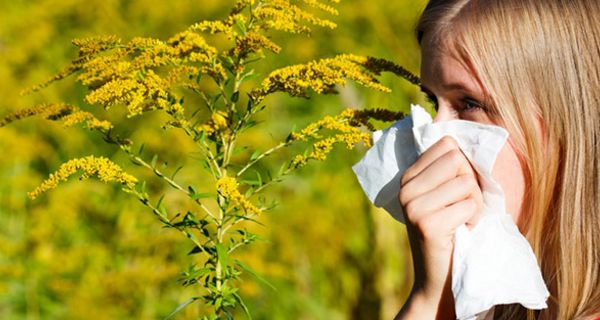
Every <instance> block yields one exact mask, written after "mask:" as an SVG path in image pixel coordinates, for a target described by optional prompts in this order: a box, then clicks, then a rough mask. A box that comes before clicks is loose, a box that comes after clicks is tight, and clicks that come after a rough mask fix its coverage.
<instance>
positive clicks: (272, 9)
mask: <svg viewBox="0 0 600 320" xmlns="http://www.w3.org/2000/svg"><path fill="white" fill-rule="evenodd" d="M303 2H304V4H306V5H307V6H310V7H314V8H317V9H320V10H322V11H325V12H327V13H329V14H332V15H337V14H338V12H337V10H336V9H335V8H333V7H331V6H329V5H327V4H324V3H322V2H320V1H318V0H303ZM254 14H255V15H256V17H257V19H258V20H259V21H260V22H261V27H263V28H265V29H274V30H280V31H285V32H290V33H309V32H310V31H311V29H310V27H308V26H307V25H305V24H306V23H309V24H312V25H315V26H321V27H326V28H331V29H333V28H335V27H336V26H337V25H336V24H335V23H333V22H331V21H330V20H327V19H322V18H318V17H316V16H315V15H314V14H312V13H310V12H308V11H306V10H304V9H302V8H300V7H299V6H297V5H294V4H292V3H291V1H285V0H265V1H263V3H262V5H261V6H259V7H258V8H257V9H256V10H255V11H254Z"/></svg>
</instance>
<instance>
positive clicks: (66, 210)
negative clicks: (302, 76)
mask: <svg viewBox="0 0 600 320" xmlns="http://www.w3.org/2000/svg"><path fill="white" fill-rule="evenodd" d="M232 4H233V1H225V0H212V1H209V0H204V1H197V0H195V1H192V0H170V1H148V0H127V1H126V0H86V1H81V0H62V1H51V0H35V1H34V0H27V1H16V0H15V1H0V96H1V97H2V99H1V100H0V107H1V110H2V115H4V114H7V113H9V112H11V111H14V110H18V109H21V108H25V107H31V106H33V105H35V104H37V103H41V102H59V101H64V102H68V103H74V104H77V105H81V101H83V96H84V94H85V91H84V88H83V87H82V86H81V85H80V84H78V83H75V81H73V79H67V80H66V81H61V82H59V83H56V84H54V85H52V86H51V87H49V88H47V89H45V90H43V91H41V92H40V93H36V94H32V95H28V96H20V95H19V91H21V90H22V89H24V88H26V87H29V86H32V85H34V84H37V83H39V82H41V81H43V80H45V79H47V78H48V77H49V76H51V75H52V74H54V73H56V72H58V71H59V70H61V68H62V67H64V66H66V65H67V64H68V62H69V61H70V60H71V59H73V58H75V56H76V48H75V47H74V46H72V45H71V44H70V41H71V39H73V38H78V37H88V36H93V35H104V34H115V35H117V36H119V37H121V38H122V39H124V40H127V39H130V38H132V37H134V36H149V37H155V38H160V39H166V38H168V37H169V36H170V35H172V34H174V33H175V32H178V31H181V30H183V29H185V28H186V27H187V26H189V25H190V24H192V23H194V22H197V21H200V20H204V19H219V18H222V17H223V16H224V15H225V14H226V13H227V12H228V11H229V9H230V8H231V6H232ZM424 5H425V1H424V0H419V1H415V0H399V1H386V0H372V1H350V0H347V1H342V2H341V3H340V4H339V5H336V7H337V8H338V9H339V10H340V15H339V16H337V17H334V18H333V21H334V22H336V23H337V24H338V28H337V29H335V30H325V29H319V28H315V29H314V33H313V34H312V35H311V36H310V37H305V36H290V35H288V34H280V35H277V34H275V35H274V40H275V41H276V42H278V43H279V44H280V45H281V46H282V47H283V50H282V53H281V54H279V55H276V56H270V57H269V58H268V59H267V60H266V61H267V63H268V67H269V68H270V69H273V68H276V67H280V66H284V65H288V64H296V63H303V62H307V61H309V60H312V59H318V58H325V57H331V56H333V55H335V54H338V53H355V54H360V55H370V56H375V57H380V58H386V59H389V60H392V61H394V62H396V63H398V64H400V65H403V66H405V67H406V68H408V69H409V70H411V71H413V72H415V73H416V72H417V71H418V66H419V51H418V46H417V43H416V41H415V40H414V36H413V28H414V25H415V23H416V19H417V18H418V15H419V13H420V12H421V10H422V9H423V7H424ZM264 75H265V74H264V73H263V74H262V76H264ZM382 81H383V83H384V84H386V85H387V86H389V87H391V88H392V89H393V92H392V93H391V94H383V93H378V92H374V91H369V90H366V89H363V88H360V87H358V86H354V85H353V84H350V85H348V86H346V87H345V88H343V89H342V90H341V94H340V95H336V96H327V97H319V96H314V97H312V98H311V99H310V100H306V99H299V98H289V97H287V96H285V95H283V94H279V95H276V96H275V97H273V98H272V99H270V100H269V102H268V105H269V109H268V113H267V114H266V115H265V116H264V120H265V121H264V122H263V123H262V125H261V126H260V127H259V128H260V129H259V130H254V131H252V134H253V135H254V136H252V137H248V138H246V139H247V141H248V142H252V141H254V140H255V141H257V143H258V142H261V143H266V144H270V143H272V142H276V141H279V140H281V133H282V132H284V131H286V130H287V132H289V130H291V128H292V125H293V124H295V125H296V127H297V128H300V127H302V126H304V125H306V124H307V123H309V122H312V121H315V120H316V119H319V118H321V117H323V116H324V115H328V114H336V113H338V112H339V111H340V110H342V109H343V108H344V107H348V106H353V107H358V108H389V109H392V110H407V109H408V106H409V103H411V102H422V100H423V98H422V96H421V95H420V94H419V93H418V88H415V87H413V86H412V85H410V84H408V83H407V82H406V81H404V80H402V79H399V78H394V77H391V76H384V77H383V78H382ZM384 125H385V124H381V125H380V128H381V127H382V126H384ZM128 129H129V131H130V132H136V136H138V137H143V139H144V141H145V142H146V144H147V147H148V148H152V149H153V150H154V151H156V152H160V153H161V154H166V155H167V156H166V157H167V158H169V159H176V160H179V161H180V163H185V161H193V154H191V153H190V152H189V151H188V149H186V146H187V145H186V144H187V143H189V142H184V141H179V140H177V139H179V138H180V137H181V136H178V135H169V134H157V130H156V129H152V128H148V127H147V126H145V125H144V124H143V123H142V122H141V121H139V120H135V119H134V120H133V121H132V122H131V127H130V128H128ZM173 145H176V146H177V147H173ZM0 151H1V152H2V154H3V155H4V156H2V157H0V179H1V180H0V181H1V183H0V318H1V319H162V318H163V317H164V316H166V315H167V314H169V313H170V311H172V309H173V308H174V307H175V306H177V305H178V304H179V303H181V302H182V301H184V300H186V299H188V298H189V297H191V296H193V295H194V293H195V292H194V290H201V288H200V287H190V288H183V287H181V285H180V284H179V283H178V282H177V281H176V280H177V277H178V274H179V272H180V271H181V270H182V269H184V268H185V267H186V266H187V263H188V261H189V260H188V257H187V256H186V253H187V251H188V250H189V247H188V246H187V243H186V242H185V241H186V240H185V239H181V238H180V236H179V235H178V234H176V233H175V231H169V230H164V229H162V228H161V227H160V224H159V223H158V222H157V221H156V220H155V218H154V217H153V216H152V214H151V213H150V212H149V211H148V210H147V209H146V208H145V207H144V206H142V205H141V204H139V203H138V202H137V201H135V200H134V199H133V198H132V197H130V196H128V195H127V194H124V193H122V192H120V190H119V187H118V186H113V185H105V184H102V183H100V182H98V181H97V180H93V179H92V180H89V181H85V182H79V181H76V179H73V180H75V181H70V182H68V183H65V184H63V185H61V186H59V187H58V188H57V189H56V190H54V191H52V192H50V193H49V194H48V195H46V196H45V197H43V198H41V199H40V200H36V201H30V200H29V199H27V198H26V193H27V192H28V191H31V190H33V189H34V188H35V187H36V186H37V185H38V184H39V183H40V182H41V181H42V180H43V179H44V178H45V177H46V176H47V175H48V174H49V173H50V172H52V171H54V170H55V169H56V168H57V167H58V165H59V164H60V163H62V162H64V161H66V160H68V159H71V158H73V157H80V156H85V155H88V154H90V153H94V154H96V155H107V156H110V157H112V156H113V154H116V153H117V150H115V149H114V148H112V147H110V146H108V145H106V144H104V143H103V141H102V140H101V138H100V137H99V136H98V135H95V134H93V133H92V132H88V131H87V130H82V129H78V128H70V129H64V128H62V127H61V126H60V125H59V124H56V123H51V122H48V121H45V120H42V119H33V118H32V119H27V120H23V121H20V122H17V123H13V124H11V125H9V126H7V127H4V128H0ZM364 152H365V148H359V149H358V150H354V151H352V152H349V151H347V150H345V149H344V148H339V149H336V150H335V151H334V152H333V154H332V155H331V156H330V157H329V159H328V160H327V161H326V162H323V163H312V164H310V165H308V166H307V167H306V168H304V169H302V170H301V171H300V172H299V174H297V175H295V176H293V177H292V178H289V179H287V180H286V181H285V182H284V183H282V184H280V185H279V186H278V187H277V188H276V189H273V190H272V191H274V192H272V193H271V194H270V195H269V197H270V198H271V199H275V200H277V201H278V202H279V206H278V207H277V208H276V209H275V210H274V211H272V212H269V213H267V214H265V215H263V216H262V217H261V222H262V223H264V226H260V225H254V226H251V229H252V231H253V232H255V233H257V234H259V235H261V236H262V237H263V238H264V239H265V241H261V242H258V243H255V244H253V245H252V246H251V247H249V249H248V250H246V251H244V252H243V253H242V256H240V257H239V258H240V260H242V261H245V262H246V264H248V265H250V266H251V267H252V268H254V269H255V270H257V271H258V272H259V273H260V274H262V275H263V276H264V277H265V278H266V279H268V281H270V282H271V283H273V284H274V286H275V287H276V291H275V290H273V289H271V288H269V287H268V286H265V285H263V284H261V283H260V282H259V281H256V279H254V278H252V277H251V276H248V275H245V276H244V278H243V279H244V281H243V282H242V283H241V284H240V286H241V294H242V296H243V297H245V299H246V300H247V304H248V306H249V308H250V310H251V313H252V314H253V317H254V319H391V318H392V317H393V316H394V315H395V313H396V312H397V311H398V310H399V308H400V307H401V305H402V303H403V302H404V300H405V299H406V297H407V295H408V291H409V290H410V285H411V281H412V274H411V273H412V270H411V269H412V266H411V261H410V251H409V247H408V241H407V238H406V231H405V228H404V226H403V225H401V224H399V223H397V222H395V221H394V220H393V219H392V218H391V217H390V216H389V215H388V214H387V213H385V212H384V211H382V210H379V209H375V208H373V207H372V206H371V205H370V203H369V202H368V200H367V199H366V197H365V196H364V194H363V193H362V190H361V189H360V187H359V185H358V183H357V181H356V179H355V177H354V174H353V173H352V170H351V166H352V165H353V164H354V163H356V162H357V161H358V160H359V159H360V158H361V157H362V154H364ZM121 159H124V158H121ZM185 159H188V160H185ZM126 169H127V168H126ZM182 244H184V245H183V246H182ZM201 313H202V305H201V303H198V304H194V305H192V306H191V307H189V308H187V309H186V310H184V312H182V313H181V314H179V315H178V316H177V317H176V319H195V318H197V316H198V315H199V314H201ZM240 318H244V317H240Z"/></svg>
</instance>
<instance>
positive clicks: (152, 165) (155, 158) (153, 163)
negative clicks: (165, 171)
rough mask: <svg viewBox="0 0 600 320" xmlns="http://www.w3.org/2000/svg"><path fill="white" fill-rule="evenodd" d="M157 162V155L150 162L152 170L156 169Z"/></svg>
mask: <svg viewBox="0 0 600 320" xmlns="http://www.w3.org/2000/svg"><path fill="white" fill-rule="evenodd" d="M156 161H158V155H157V154H155V155H154V156H153V157H152V161H150V166H151V167H152V169H155V168H156Z"/></svg>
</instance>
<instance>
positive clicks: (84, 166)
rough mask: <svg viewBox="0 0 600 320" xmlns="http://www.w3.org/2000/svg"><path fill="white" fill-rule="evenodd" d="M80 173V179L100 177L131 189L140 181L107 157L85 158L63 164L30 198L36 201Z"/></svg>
mask: <svg viewBox="0 0 600 320" xmlns="http://www.w3.org/2000/svg"><path fill="white" fill-rule="evenodd" d="M78 171H83V175H82V176H81V178H80V179H87V178H89V177H91V176H98V178H99V179H100V181H102V182H118V183H121V184H123V185H126V186H127V187H129V188H133V186H134V185H135V184H136V183H137V181H138V180H137V179H136V178H135V177H134V176H131V175H129V174H127V173H126V172H124V171H123V169H121V167H119V166H118V165H117V164H115V163H114V162H112V161H110V160H109V159H107V158H105V157H95V156H87V157H85V158H77V159H71V160H69V161H67V162H66V163H63V164H62V165H61V166H60V168H59V169H58V170H57V171H56V172H54V173H52V174H50V176H49V177H48V179H46V180H44V181H43V182H42V184H41V185H40V186H39V187H37V188H36V189H35V190H33V191H32V192H30V193H28V196H29V197H30V198H31V199H35V198H36V197H38V196H39V195H40V194H42V193H44V192H46V191H48V190H50V189H54V188H55V187H56V186H57V185H58V184H59V183H60V182H64V181H67V179H68V178H69V177H70V176H72V175H74V174H75V173H77V172H78Z"/></svg>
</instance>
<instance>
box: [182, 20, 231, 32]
mask: <svg viewBox="0 0 600 320" xmlns="http://www.w3.org/2000/svg"><path fill="white" fill-rule="evenodd" d="M188 30H190V31H200V32H203V31H208V32H209V33H212V34H215V33H229V32H231V25H229V24H226V23H224V22H223V21H201V22H198V23H195V24H193V25H191V26H190V27H189V29H188Z"/></svg>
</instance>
